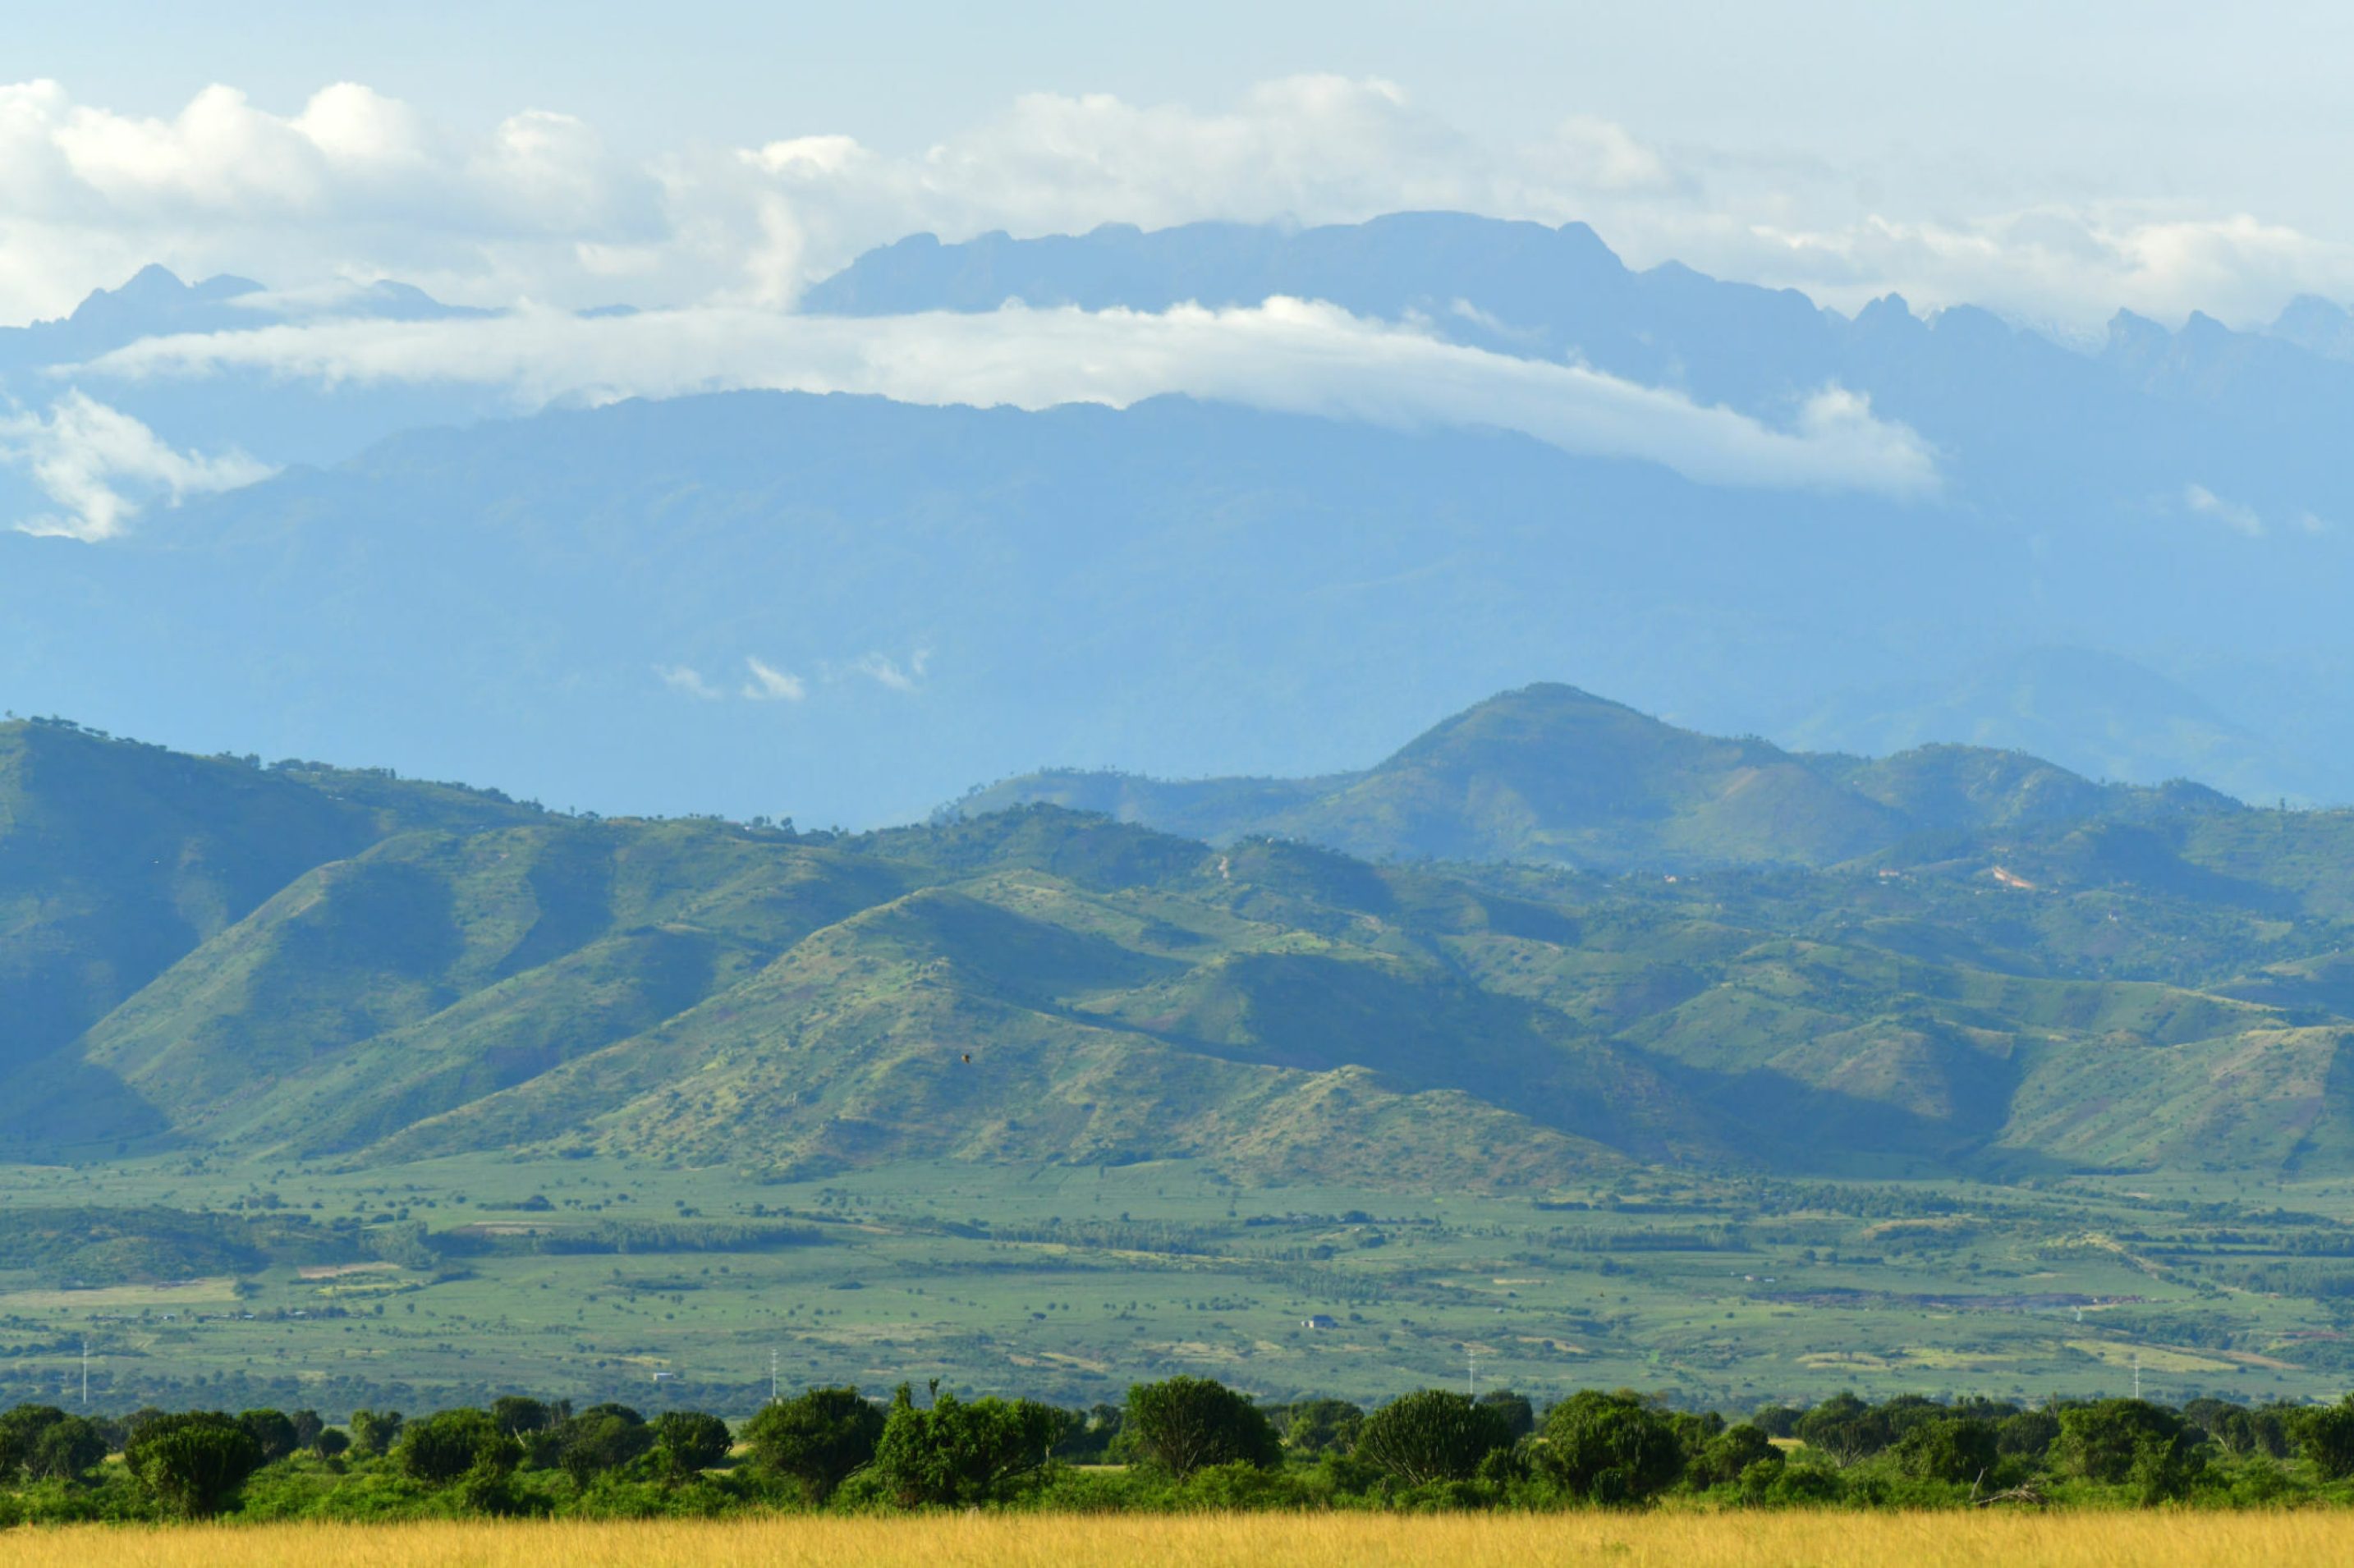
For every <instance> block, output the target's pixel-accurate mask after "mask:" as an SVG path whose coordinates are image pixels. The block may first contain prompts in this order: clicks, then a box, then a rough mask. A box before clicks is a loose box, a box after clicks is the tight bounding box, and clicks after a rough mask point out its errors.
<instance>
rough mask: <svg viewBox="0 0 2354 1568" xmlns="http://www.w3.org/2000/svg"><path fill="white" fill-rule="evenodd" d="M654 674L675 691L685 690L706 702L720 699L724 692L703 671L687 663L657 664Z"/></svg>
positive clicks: (714, 701)
mask: <svg viewBox="0 0 2354 1568" xmlns="http://www.w3.org/2000/svg"><path fill="white" fill-rule="evenodd" d="M654 674H655V675H656V676H658V677H659V678H660V679H661V681H662V683H663V685H665V686H668V687H669V688H670V689H671V690H672V691H673V692H684V693H685V694H687V695H688V696H690V697H697V698H700V699H701V700H703V701H704V702H706V703H716V702H717V701H719V699H720V698H721V696H723V695H724V694H723V693H722V692H721V691H720V690H719V688H718V687H716V686H715V685H713V684H712V683H710V682H708V681H706V680H705V679H704V678H703V675H702V673H701V672H700V671H697V670H695V669H693V668H691V667H690V666H688V665H685V664H657V665H655V666H654Z"/></svg>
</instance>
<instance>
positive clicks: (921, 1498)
mask: <svg viewBox="0 0 2354 1568" xmlns="http://www.w3.org/2000/svg"><path fill="white" fill-rule="evenodd" d="M1062 1429H1063V1416H1062V1413H1061V1412H1060V1411H1057V1410H1055V1409H1053V1408H1052V1407H1050V1406H1048V1405H1044V1404H1034V1403H1033V1402H1032V1401H1030V1400H1026V1399H1019V1400H1006V1399H977V1400H974V1401H972V1402H971V1403H970V1404H967V1403H965V1402H964V1401H961V1400H960V1399H958V1398H957V1397H956V1395H954V1394H952V1393H943V1394H940V1395H938V1397H937V1398H935V1399H934V1400H933V1402H932V1403H931V1404H929V1405H928V1406H924V1407H922V1408H918V1407H917V1404H916V1402H915V1395H914V1392H913V1391H912V1390H911V1389H909V1387H908V1386H907V1384H906V1383H901V1384H900V1385H899V1392H898V1393H897V1394H896V1395H895V1396H894V1397H893V1399H892V1401H891V1409H890V1413H889V1414H887V1415H886V1416H885V1418H884V1422H883V1436H882V1437H881V1439H880V1440H879V1441H878V1442H877V1443H876V1444H875V1460H874V1465H873V1472H874V1476H875V1482H876V1484H877V1485H878V1486H879V1487H880V1488H881V1489H882V1490H883V1491H884V1493H885V1495H886V1496H888V1497H889V1498H890V1499H892V1500H894V1501H896V1503H898V1504H899V1505H900V1506H901V1507H902V1508H917V1507H921V1506H923V1505H925V1504H929V1503H959V1504H967V1505H970V1504H973V1503H982V1502H989V1501H992V1500H995V1499H1001V1498H1003V1497H1004V1496H1005V1495H1006V1494H1007V1492H1008V1491H1009V1489H1011V1488H1012V1487H1013V1484H1014V1483H1016V1482H1018V1481H1020V1480H1021V1479H1023V1478H1025V1477H1027V1476H1030V1475H1032V1474H1034V1473H1035V1472H1036V1471H1037V1470H1038V1469H1039V1468H1040V1467H1043V1466H1044V1464H1045V1463H1046V1451H1047V1449H1048V1448H1050V1447H1052V1446H1054V1442H1055V1438H1056V1437H1057V1436H1060V1434H1061V1432H1062Z"/></svg>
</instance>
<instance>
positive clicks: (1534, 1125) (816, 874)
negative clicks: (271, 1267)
mask: <svg viewBox="0 0 2354 1568" xmlns="http://www.w3.org/2000/svg"><path fill="white" fill-rule="evenodd" d="M0 756H6V757H9V758H14V759H15V760H14V762H13V764H12V770H11V771H10V772H9V773H8V774H7V775H6V776H5V777H6V778H7V780H8V787H9V789H10V791H11V793H10V795H9V797H8V798H9V800H10V815H9V816H8V818H7V819H6V823H5V831H0V866H5V868H7V871H6V874H7V876H8V877H9V879H10V880H8V881H7V882H6V883H5V886H6V887H9V888H12V889H14V890H15V893H14V896H15V898H16V903H15V904H14V905H13V906H11V908H12V910H13V911H14V913H13V915H12V922H13V923H12V924H11V926H10V927H7V928H6V929H5V931H0V967H5V970H6V972H12V973H16V974H19V975H25V976H30V977H34V978H33V980H31V981H28V982H25V983H27V984H30V985H31V986H32V988H33V991H34V993H36V994H42V995H46V994H47V992H46V991H41V990H40V987H39V985H38V983H37V982H38V980H39V977H41V976H43V975H45V974H67V975H74V976H80V977H83V981H82V984H81V985H80V989H72V988H69V989H68V990H67V991H66V995H67V998H68V1001H69V1002H70V1004H71V1005H70V1006H67V1005H66V1004H64V1003H58V1002H54V1001H52V1002H49V1003H48V1004H47V1011H44V1010H43V1009H41V1008H31V1009H28V1010H27V1012H26V1013H25V1014H24V1022H21V1023H14V1024H12V1032H11V1035H10V1037H9V1039H8V1041H7V1043H6V1047H5V1052H0V1063H5V1075H0V1089H5V1095H0V1106H5V1110H0V1139H5V1149H6V1150H8V1151H9V1152H10V1153H11V1154H12V1155H13V1156H14V1157H16V1158H19V1159H28V1158H37V1159H56V1158H63V1157H70V1158H76V1159H86V1158H89V1157H90V1156H93V1155H96V1156H102V1157H112V1156H117V1155H138V1154H142V1153H156V1152H163V1151H172V1150H190V1151H198V1150H201V1151H214V1152H219V1153H224V1154H228V1155H232V1156H235V1157H238V1158H252V1159H270V1160H276V1159H302V1160H339V1161H345V1162H349V1163H355V1164H356V1165H362V1166H366V1165H373V1164H376V1163H379V1162H383V1161H387V1160H425V1159H439V1158H445V1157H467V1156H473V1155H480V1154H485V1153H490V1152H493V1151H501V1152H513V1151H518V1150H521V1151H532V1152H535V1153H536V1154H539V1155H542V1156H546V1157H556V1156H566V1157H583V1158H585V1157H598V1158H618V1159H622V1160H631V1161H636V1162H648V1161H651V1162H655V1163H663V1164H677V1165H684V1166H689V1167H702V1168H708V1167H716V1166H726V1167H730V1168H734V1169H737V1170H739V1171H748V1172H756V1173H766V1174H768V1175H769V1176H772V1177H778V1178H801V1177H809V1176H812V1175H820V1174H822V1173H825V1172H829V1171H849V1170H854V1169H858V1168H863V1167H871V1166H875V1165H879V1164H884V1163H887V1162H894V1161H904V1160H949V1161H960V1162H966V1163H976V1162H977V1163H987V1164H994V1165H1005V1166H1019V1165H1023V1164H1035V1163H1038V1162H1041V1161H1044V1162H1055V1163H1061V1164H1066V1165H1070V1166H1074V1167H1096V1168H1108V1167H1113V1166H1124V1165H1131V1164H1138V1163H1143V1162H1151V1161H1158V1160H1198V1161H1204V1162H1206V1163H1207V1164H1208V1165H1209V1166H1210V1167H1212V1168H1214V1169H1216V1170H1219V1171H1225V1172H1226V1173H1228V1174H1229V1175H1230V1176H1232V1177H1234V1178H1235V1179H1239V1180H1248V1181H1278V1180H1308V1179H1315V1180H1326V1181H1347V1182H1352V1183H1358V1184H1361V1185H1365V1186H1381V1185H1383V1184H1385V1183H1386V1184H1392V1185H1405V1186H1413V1187H1425V1188H1447V1187H1460V1186H1474V1187H1479V1188H1489V1189H1500V1188H1511V1187H1519V1188H1534V1189H1539V1190H1542V1189H1543V1188H1544V1187H1546V1186H1548V1185H1552V1184H1557V1183H1559V1182H1562V1181H1568V1180H1572V1179H1578V1178H1585V1177H1591V1176H1593V1175H1594V1174H1595V1173H1596V1172H1606V1171H1622V1170H1627V1169H1631V1168H1633V1167H1635V1166H1638V1165H1641V1164H1647V1163H1657V1162H1663V1161H1664V1162H1670V1163H1674V1164H1678V1165H1681V1166H1683V1167H1686V1168H1696V1169H1704V1170H1716V1171H1780V1172H1811V1173H1817V1174H1825V1175H1840V1174H1845V1175H1908V1174H1909V1175H1938V1174H1944V1175H1952V1174H1956V1173H1970V1172H1976V1173H1981V1174H1989V1175H2014V1174H2021V1173H2053V1172H2064V1171H2078V1170H2115V1171H2153V1170H2189V1169H2203V1168H2210V1167H2220V1168H2226V1169H2231V1170H2234V1171H2246V1172H2284V1171H2331V1170H2337V1169H2339V1168H2340V1167H2342V1166H2345V1165H2346V1164H2347V1163H2348V1161H2349V1156H2354V1137H2349V1133H2348V1130H2347V1128H2348V1123H2347V1119H2346V1114H2345V1113H2346V1110H2347V1109H2348V1107H2346V1106H2345V1105H2344V1104H2343V1089H2342V1081H2343V1068H2342V1067H2341V1065H2340V1061H2341V1057H2342V1055H2343V1053H2344V1050H2345V1044H2346V1041H2347V1038H2348V1031H2349V1030H2354V983H2349V982H2347V981H2345V980H2343V978H2342V977H2341V976H2340V975H2339V973H2338V971H2339V969H2341V968H2342V967H2343V960H2342V959H2341V958H2340V957H2339V955H2340V954H2341V952H2342V951H2343V949H2344V948H2346V947H2347V946H2348V945H2349V944H2348V941H2347V935H2348V929H2349V926H2348V922H2349V911H2354V876H2349V874H2348V872H2347V871H2346V869H2345V868H2346V867H2347V866H2348V865H2349V864H2354V857H2349V855H2347V854H2346V853H2344V851H2345V850H2346V849H2347V848H2349V847H2354V846H2349V837H2354V825H2349V819H2346V818H2342V817H2339V816H2336V815H2329V814H2297V813H2288V814H2283V813H2266V812H2258V811H2250V810H2242V809H2238V808H2227V807H2224V806H2221V805H2219V804H2217V803H2215V802H2213V801H2211V800H2205V799H2203V798H2200V797H2198V796H2195V795H2194V796H2190V797H2187V798H2184V797H2179V796H2169V795H2164V794H2161V793H2159V792H2155V791H2145V790H2122V789H2108V788H2105V787H2102V786H2096V785H2093V784H2089V783H2087V782H2085V781H2084V780H2082V779H2073V778H2072V777H2071V776H2068V775H2066V774H2064V773H2062V772H2060V771H2059V770H2057V769H2053V768H2048V767H2045V766H2043V765H2041V764H2038V763H2035V762H2033V761H2032V760H2031V759H2027V758H2017V757H2014V756H2010V755H2009V754H2000V753H1983V752H1974V751H1969V750H1967V749H1964V748H1950V747H1949V748H1941V749H1939V750H1937V751H1935V752H1925V753H1916V754H1912V755H1909V756H1907V757H1904V758H1895V759H1893V760H1891V761H1888V762H1882V763H1868V762H1862V761H1858V760H1856V759H1850V758H1800V757H1793V756H1789V755H1786V754H1781V753H1777V752H1775V751H1774V750H1773V749H1772V748H1771V747H1764V746H1762V745H1761V744H1760V743H1756V742H1754V741H1724V740H1715V739H1711V738H1709V737H1706V736H1693V735H1690V734H1688V733H1687V732H1683V731H1680V730H1676V729H1673V728H1671V727H1670V726H1664V725H1660V724H1658V723H1656V722H1655V721H1652V720H1649V719H1646V718H1643V717H1642V716H1641V715H1637V714H1635V713H1633V712H1632V711H1631V710H1628V709H1626V708H1623V707H1619V706H1617V705H1614V704H1608V703H1605V702H1602V701H1600V700H1598V699H1595V698H1591V697H1587V696H1585V695H1584V694H1578V693H1575V692H1570V691H1568V690H1567V689H1565V688H1558V687H1554V688H1545V687H1539V688H1532V689H1531V690H1530V691H1527V692H1522V693H1518V694H1512V695H1511V696H1509V697H1506V698H1501V699H1499V700H1498V701H1496V702H1494V703H1490V704H1488V705H1483V706H1482V707H1481V708H1479V709H1476V710H1474V711H1473V712H1472V713H1470V714H1467V715H1463V716H1462V717H1461V718H1460V719H1458V720H1457V721H1454V722H1452V723H1450V724H1448V725H1447V726H1441V728H1440V729H1438V730H1437V731H1434V732H1433V733H1432V734H1431V735H1429V736H1425V737H1424V738H1423V739H1422V740H1420V741H1417V742H1416V744H1415V745H1414V746H1412V747H1408V748H1406V750H1405V751H1404V752H1401V753H1400V754H1399V755H1398V756H1397V757H1396V758H1392V759H1391V760H1390V761H1389V762H1387V763H1384V765H1383V766H1382V767H1381V768H1376V769H1374V770H1373V771H1372V772H1369V773H1367V774H1365V775H1362V776H1359V777H1358V778H1357V779H1354V780H1352V781H1345V782H1341V783H1339V784H1336V785H1334V786H1333V787H1332V788H1331V789H1330V790H1329V791H1328V793H1326V794H1325V795H1323V796H1320V797H1319V798H1318V799H1317V800H1315V801H1314V802H1313V803H1312V804H1313V809H1314V810H1316V811H1320V812H1322V813H1323V815H1322V817H1321V819H1320V820H1322V821H1326V822H1328V823H1340V824H1344V825H1347V824H1354V826H1352V827H1348V828H1347V831H1346V832H1340V833H1339V834H1338V836H1341V837H1346V836H1347V834H1348V832H1363V833H1366V834H1373V833H1374V832H1376V831H1377V830H1378V831H1379V832H1387V833H1394V834H1398V835H1403V836H1405V838H1407V839H1409V840H1412V841H1413V842H1424V843H1427V844H1431V845H1433V846H1436V847H1439V848H1445V849H1447V850H1450V851H1452V852H1456V853H1467V854H1468V853H1472V852H1473V851H1475V850H1478V849H1479V848H1480V847H1481V846H1482V845H1483V844H1485V843H1487V842H1489V841H1490V840H1491V839H1493V838H1495V837H1496V836H1497V835H1500V834H1506V833H1507V832H1508V830H1507V827H1505V826H1501V825H1500V824H1512V825H1511V827H1510V829H1509V832H1511V833H1517V834H1518V835H1519V836H1518V837H1516V838H1513V839H1511V842H1514V843H1517V844H1521V845H1524V846H1527V845H1536V846H1543V845H1552V846H1553V847H1554V848H1555V850H1557V851H1561V853H1564V854H1567V853H1570V852H1568V851H1564V850H1562V849H1561V846H1564V845H1576V844H1588V843H1591V844H1605V845H1606V844H1608V843H1610V842H1631V843H1634V844H1637V845H1642V846H1648V847H1647V848H1646V849H1645V851H1644V853H1662V850H1663V846H1669V845H1681V846H1684V849H1685V850H1686V851H1687V852H1689V853H1692V854H1693V855H1695V856H1698V855H1701V854H1702V852H1703V851H1705V852H1706V853H1707V855H1708V857H1709V858H1712V859H1716V858H1734V852H1736V851H1742V852H1744V853H1747V852H1746V851H1744V846H1749V848H1750V849H1751V850H1754V849H1755V846H1758V845H1777V846H1781V847H1782V848H1784V849H1786V850H1787V851H1788V852H1789V853H1788V854H1787V856H1780V855H1777V856H1762V855H1761V856H1758V857H1757V858H1761V859H1766V860H1774V859H1785V858H1794V859H1802V860H1822V861H1835V862H1837V863H1838V864H1836V865H1835V866H1833V867H1832V868H1830V869H1807V868H1804V867H1799V866H1790V865H1782V866H1776V865H1773V864H1763V865H1755V866H1752V867H1749V868H1746V869H1744V868H1739V867H1730V866H1720V867H1718V868H1717V869H1712V870H1709V871H1707V872H1705V873H1702V874H1694V873H1692V872H1691V871H1690V870H1689V869H1686V870H1684V871H1681V872H1679V873H1676V874H1661V873H1653V874H1646V875H1618V876H1606V875H1602V874H1595V873H1578V872H1572V871H1567V870H1563V869H1557V868H1556V869H1548V868H1545V867H1543V866H1541V865H1532V864H1519V865H1511V864H1486V865H1479V864H1470V863H1456V864H1451V865H1450V864H1444V863H1390V864H1375V863H1368V862H1366V861H1364V860H1361V859H1356V858H1352V856H1350V855H1348V854H1345V853H1339V852H1338V851H1335V850H1330V849H1324V848H1320V847H1316V846H1314V845H1311V844H1310V843H1306V842H1299V841H1298V840H1294V839H1287V838H1267V837H1249V838H1243V839H1239V840H1236V841H1235V842H1230V843H1228V844H1227V845H1225V847H1223V848H1213V847H1211V846H1208V845H1205V844H1204V843H1201V842H1194V841H1192V840H1188V839H1184V838H1181V837H1177V836H1174V835H1169V834H1164V833H1161V832H1154V831H1152V830H1150V829H1149V828H1145V827H1142V826H1138V825H1134V824H1122V823H1119V822H1115V821H1110V820H1108V819H1107V818H1105V817H1102V816H1097V815H1087V814H1079V813H1075V812H1072V811H1069V810H1063V809H1061V808H1058V807H1053V806H1044V805H1030V806H1023V807H1021V808H1018V809H1014V810H1005V811H1001V812H997V813H994V814H990V815H979V816H976V815H971V814H965V815H961V816H958V817H955V818H951V819H948V820H943V821H938V822H935V823H933V824H930V825H928V826H924V827H918V828H907V829H899V830H894V831H891V832H883V833H877V834H870V835H865V836H862V837H844V836H839V835H832V834H807V835H802V834H795V833H793V832H789V831H784V830H776V829H768V828H755V827H745V826H739V825H737V824H732V823H726V822H721V821H712V820H688V821H598V820H594V819H576V818H570V817H563V816H557V815H552V814H549V813H546V812H542V811H538V810H535V809H532V808H527V807H519V806H515V805H514V804H513V803H511V802H507V801H504V800H501V799H499V798H497V797H494V796H489V795H477V794H473V793H471V792H467V791H462V790H458V789H451V788H450V787H445V786H426V785H415V784H408V783H405V782H403V781H400V780H398V779H391V778H389V777H388V776H385V775H371V774H343V773H338V772H336V771H334V770H333V769H328V768H316V767H311V766H308V765H300V766H287V767H281V768H274V769H269V770H262V769H258V768H253V767H251V766H249V765H248V764H245V763H240V762H235V761H227V760H213V761H206V760H200V759H196V758H177V757H173V756H171V755H170V754H167V753H163V752H159V751H156V750H154V749H153V748H148V747H136V746H132V745H129V744H127V743H123V742H118V741H111V740H107V739H103V738H101V737H98V736H90V735H87V734H80V733H76V732H72V731H69V730H66V729H62V728H59V727H58V726H16V727H15V728H13V729H10V730H7V731H5V732H0ZM1299 810H1300V811H1301V812H1303V813H1305V812H1306V811H1308V810H1310V808H1308V807H1301V808H1299ZM2087 813H2091V814H2089V815H2088V814H2087ZM101 822H102V823H103V824H104V831H101ZM1481 834H1485V835H1488V837H1487V838H1481V837H1480V836H1479V835H1481ZM1628 853H1632V852H1628ZM167 862H168V863H167ZM126 933H128V934H129V935H128V936H126ZM133 938H135V940H134V939H133ZM134 959H135V960H136V961H135V962H134V961H133V960H134ZM91 977H97V978H91Z"/></svg>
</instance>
